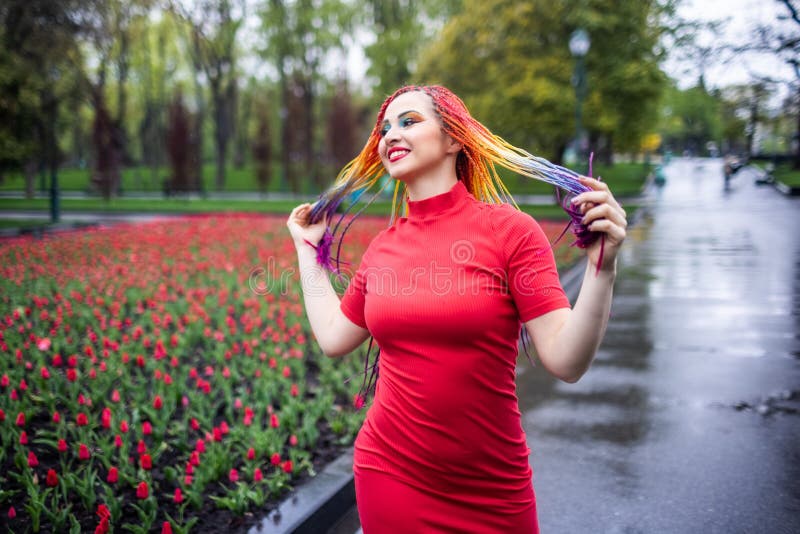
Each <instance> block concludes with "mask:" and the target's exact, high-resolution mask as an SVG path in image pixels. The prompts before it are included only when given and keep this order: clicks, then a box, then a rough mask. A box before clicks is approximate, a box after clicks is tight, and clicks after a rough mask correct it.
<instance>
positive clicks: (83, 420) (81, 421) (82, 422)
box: [77, 413, 89, 426]
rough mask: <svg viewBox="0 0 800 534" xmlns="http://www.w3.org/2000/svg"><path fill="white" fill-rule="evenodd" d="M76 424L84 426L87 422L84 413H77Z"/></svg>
mask: <svg viewBox="0 0 800 534" xmlns="http://www.w3.org/2000/svg"><path fill="white" fill-rule="evenodd" d="M77 423H78V426H86V425H88V424H89V418H88V417H86V414H85V413H79V414H78V418H77Z"/></svg>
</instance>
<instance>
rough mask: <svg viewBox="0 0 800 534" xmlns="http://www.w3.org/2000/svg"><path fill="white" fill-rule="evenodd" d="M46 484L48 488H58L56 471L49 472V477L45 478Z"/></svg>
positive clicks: (49, 470) (50, 470)
mask: <svg viewBox="0 0 800 534" xmlns="http://www.w3.org/2000/svg"><path fill="white" fill-rule="evenodd" d="M45 484H47V486H48V487H50V488H53V487H55V486H58V473H56V471H55V469H48V470H47V477H46V478H45Z"/></svg>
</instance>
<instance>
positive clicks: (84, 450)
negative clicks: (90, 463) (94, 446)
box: [78, 443, 91, 460]
mask: <svg viewBox="0 0 800 534" xmlns="http://www.w3.org/2000/svg"><path fill="white" fill-rule="evenodd" d="M90 457H91V453H90V452H89V447H87V446H86V445H84V444H83V443H81V444H80V447H78V459H80V460H88V459H89V458H90Z"/></svg>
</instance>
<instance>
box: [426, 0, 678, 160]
mask: <svg viewBox="0 0 800 534" xmlns="http://www.w3.org/2000/svg"><path fill="white" fill-rule="evenodd" d="M670 9H671V2H668V1H665V2H656V1H653V2H621V1H612V0H591V1H586V2H583V3H579V2H576V1H565V0H561V1H556V2H552V1H551V2H546V1H544V0H536V1H529V2H520V1H517V2H507V1H502V0H490V1H486V0H467V1H465V2H464V9H463V12H462V13H460V14H458V15H456V16H455V17H453V18H452V19H451V20H450V21H449V22H448V23H447V25H446V26H445V27H444V29H443V30H442V32H441V34H440V37H439V39H438V40H437V41H436V42H435V43H434V44H433V45H431V46H430V47H429V48H428V49H426V50H425V51H424V53H423V55H422V57H421V59H420V68H419V71H418V73H417V78H418V80H419V81H422V82H427V83H436V82H441V83H443V84H445V85H447V86H449V87H450V88H452V89H453V90H454V91H455V92H456V93H458V94H459V95H460V96H462V97H463V98H464V100H465V101H466V103H467V105H468V106H469V107H470V109H471V111H472V112H473V114H474V115H475V116H476V117H477V118H478V119H479V120H481V121H482V122H484V123H485V124H486V125H487V126H489V127H490V128H491V129H492V130H493V131H495V132H497V133H498V134H499V135H501V136H502V137H504V138H506V139H507V140H508V141H510V142H511V143H513V144H516V145H519V146H522V147H525V148H526V149H529V150H532V151H534V152H537V153H541V154H542V155H544V156H545V157H548V158H550V159H554V160H556V161H559V160H560V158H561V151H562V150H563V148H564V146H565V145H566V144H567V143H568V142H569V141H570V139H572V137H573V136H574V132H575V124H574V110H575V105H576V102H575V96H574V90H573V88H572V86H571V79H572V73H573V65H574V59H573V58H572V57H571V56H570V52H569V49H568V46H567V43H568V41H569V36H570V34H571V33H572V31H574V30H575V29H576V28H578V27H582V28H585V29H586V30H587V31H588V33H589V35H590V36H591V40H592V46H591V48H590V50H589V53H588V55H587V58H586V64H587V70H588V91H589V92H588V97H587V101H586V109H585V113H584V115H585V123H586V126H587V128H588V129H589V131H590V132H591V133H592V134H593V135H602V136H605V137H607V138H608V139H609V141H608V143H609V144H610V139H611V138H613V139H614V142H615V144H617V145H618V146H617V148H619V149H638V143H639V142H640V139H641V137H642V136H643V135H644V134H645V133H647V132H649V131H651V130H652V127H653V122H654V120H655V116H656V111H657V102H658V97H659V94H660V91H661V87H662V86H663V84H664V82H665V78H664V76H663V74H662V73H661V71H660V70H659V65H658V63H659V61H660V60H661V57H659V56H658V55H657V52H656V50H657V49H656V46H655V45H656V43H657V41H658V39H659V37H660V35H661V33H662V32H663V31H665V27H664V24H665V23H664V21H663V18H664V17H665V16H666V15H667V14H668V13H669V11H670Z"/></svg>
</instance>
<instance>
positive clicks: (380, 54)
mask: <svg viewBox="0 0 800 534" xmlns="http://www.w3.org/2000/svg"><path fill="white" fill-rule="evenodd" d="M361 4H362V13H363V15H362V17H363V19H364V24H366V25H367V27H368V28H370V31H371V32H372V33H373V34H374V36H375V42H374V43H372V44H370V45H368V46H367V47H366V48H365V49H364V53H365V55H366V56H367V59H369V62H370V65H369V68H368V69H367V74H368V75H369V76H370V77H371V78H372V79H373V83H372V96H373V101H374V102H375V103H376V104H377V103H379V102H381V101H382V100H383V99H384V98H386V96H388V95H390V94H391V93H393V92H394V91H395V89H397V88H398V87H401V86H402V85H405V84H407V83H409V82H410V81H411V80H412V73H413V72H414V70H415V67H416V65H415V61H416V59H417V56H418V55H419V52H420V51H421V50H423V49H424V47H425V46H426V45H427V44H428V43H429V42H430V40H431V39H432V38H433V37H434V36H435V35H436V30H438V29H439V28H440V27H441V26H442V25H443V24H444V22H445V21H446V20H447V19H448V18H449V17H451V16H453V15H455V14H456V13H458V12H459V10H460V9H461V4H462V2H461V1H460V0H362V2H361Z"/></svg>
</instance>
